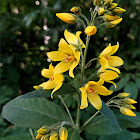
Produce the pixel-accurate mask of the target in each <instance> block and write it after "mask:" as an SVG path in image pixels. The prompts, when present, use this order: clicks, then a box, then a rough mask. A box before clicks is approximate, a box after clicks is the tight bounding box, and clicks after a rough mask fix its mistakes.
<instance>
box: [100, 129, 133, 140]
mask: <svg viewBox="0 0 140 140" xmlns="http://www.w3.org/2000/svg"><path fill="white" fill-rule="evenodd" d="M98 140H134V139H133V136H132V134H131V133H130V132H129V131H128V130H123V131H122V132H120V133H117V134H114V135H110V136H101V137H100V138H99V139H98Z"/></svg>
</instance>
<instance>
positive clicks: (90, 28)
mask: <svg viewBox="0 0 140 140" xmlns="http://www.w3.org/2000/svg"><path fill="white" fill-rule="evenodd" d="M96 32H97V28H96V27H95V26H87V27H86V29H85V33H86V34H87V35H88V36H92V35H94V34H96Z"/></svg>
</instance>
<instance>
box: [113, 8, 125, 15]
mask: <svg viewBox="0 0 140 140" xmlns="http://www.w3.org/2000/svg"><path fill="white" fill-rule="evenodd" d="M124 12H126V10H125V9H123V8H121V7H116V8H115V9H114V10H112V11H111V13H112V14H116V15H117V14H121V13H124Z"/></svg>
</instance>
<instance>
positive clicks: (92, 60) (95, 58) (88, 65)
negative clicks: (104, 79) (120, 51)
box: [85, 58, 99, 69]
mask: <svg viewBox="0 0 140 140" xmlns="http://www.w3.org/2000/svg"><path fill="white" fill-rule="evenodd" d="M98 59H99V58H93V59H91V60H90V61H89V62H88V63H87V64H86V67H85V69H86V68H87V67H88V66H89V65H90V64H91V63H92V62H93V61H95V60H98Z"/></svg>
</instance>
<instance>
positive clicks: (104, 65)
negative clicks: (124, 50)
mask: <svg viewBox="0 0 140 140" xmlns="http://www.w3.org/2000/svg"><path fill="white" fill-rule="evenodd" d="M118 48H119V43H118V42H117V45H114V46H111V44H109V46H107V47H106V48H105V49H104V50H103V51H102V53H101V54H100V55H99V63H100V64H101V68H100V71H105V69H112V70H114V71H116V72H118V73H119V74H120V70H119V69H118V68H115V67H117V66H121V65H123V60H122V59H121V58H120V57H118V56H112V55H113V54H114V53H115V52H116V51H117V50H118Z"/></svg>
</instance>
